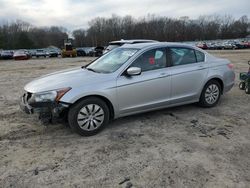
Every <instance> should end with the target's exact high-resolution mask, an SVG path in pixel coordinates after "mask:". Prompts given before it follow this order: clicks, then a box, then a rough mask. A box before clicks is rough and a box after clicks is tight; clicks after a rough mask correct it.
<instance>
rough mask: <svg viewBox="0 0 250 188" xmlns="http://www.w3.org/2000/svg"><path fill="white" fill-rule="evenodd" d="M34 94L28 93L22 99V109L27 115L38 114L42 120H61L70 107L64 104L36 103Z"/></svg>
mask: <svg viewBox="0 0 250 188" xmlns="http://www.w3.org/2000/svg"><path fill="white" fill-rule="evenodd" d="M32 95H33V94H32V93H29V92H26V93H24V94H23V96H22V97H21V99H20V103H19V105H20V108H21V110H22V111H24V112H25V113H27V114H33V113H38V114H39V117H40V118H51V119H52V118H59V117H60V115H61V114H62V112H63V111H65V110H66V109H67V108H68V107H69V104H68V103H63V102H55V101H48V102H34V100H32Z"/></svg>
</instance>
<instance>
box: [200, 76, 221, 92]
mask: <svg viewBox="0 0 250 188" xmlns="http://www.w3.org/2000/svg"><path fill="white" fill-rule="evenodd" d="M211 80H216V81H217V82H218V83H219V84H220V86H221V94H223V91H224V82H223V80H222V79H221V78H220V77H212V78H209V79H208V80H207V81H206V82H205V84H204V86H203V88H204V87H205V85H206V84H207V83H208V82H210V81H211Z"/></svg>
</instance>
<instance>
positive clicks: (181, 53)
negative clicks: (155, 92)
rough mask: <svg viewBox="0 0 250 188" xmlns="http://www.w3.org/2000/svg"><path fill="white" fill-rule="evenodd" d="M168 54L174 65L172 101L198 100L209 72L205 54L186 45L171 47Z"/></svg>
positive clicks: (172, 69)
mask: <svg viewBox="0 0 250 188" xmlns="http://www.w3.org/2000/svg"><path fill="white" fill-rule="evenodd" d="M168 55H170V59H171V65H172V66H171V68H170V70H171V103H183V102H188V101H190V102H192V101H197V100H198V99H199V96H200V93H201V90H202V88H203V85H204V81H205V78H206V76H207V73H208V64H207V63H205V62H204V61H205V55H204V54H203V53H202V52H200V51H198V50H195V49H192V48H186V47H170V48H168Z"/></svg>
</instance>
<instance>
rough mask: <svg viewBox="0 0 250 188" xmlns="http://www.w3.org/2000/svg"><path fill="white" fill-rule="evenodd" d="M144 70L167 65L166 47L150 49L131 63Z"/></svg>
mask: <svg viewBox="0 0 250 188" xmlns="http://www.w3.org/2000/svg"><path fill="white" fill-rule="evenodd" d="M131 67H139V68H141V70H142V72H143V71H150V70H155V69H160V68H164V67H166V50H165V49H164V48H159V49H153V50H149V51H147V52H145V53H143V54H142V55H140V56H139V57H138V58H137V59H136V60H135V61H134V62H133V63H132V65H131Z"/></svg>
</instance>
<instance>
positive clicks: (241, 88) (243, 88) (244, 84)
mask: <svg viewBox="0 0 250 188" xmlns="http://www.w3.org/2000/svg"><path fill="white" fill-rule="evenodd" d="M239 88H240V90H245V89H246V83H245V82H240V84H239Z"/></svg>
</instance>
